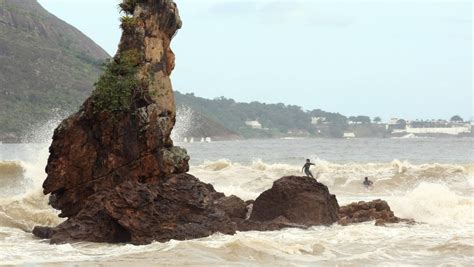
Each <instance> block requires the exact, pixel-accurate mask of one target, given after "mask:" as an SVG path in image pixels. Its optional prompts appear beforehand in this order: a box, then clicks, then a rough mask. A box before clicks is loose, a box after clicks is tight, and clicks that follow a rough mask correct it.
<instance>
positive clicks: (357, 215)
mask: <svg viewBox="0 0 474 267" xmlns="http://www.w3.org/2000/svg"><path fill="white" fill-rule="evenodd" d="M339 217H340V218H341V219H340V220H339V222H338V223H339V224H340V225H344V226H345V225H349V224H353V223H361V222H368V221H375V225H377V226H383V225H385V224H387V223H399V222H411V221H410V220H405V219H400V218H398V217H397V216H395V214H394V213H393V211H392V210H391V209H390V206H389V205H388V204H387V202H386V201H384V200H380V199H377V200H373V201H370V202H365V201H360V202H354V203H351V204H349V205H346V206H342V207H341V208H340V209H339Z"/></svg>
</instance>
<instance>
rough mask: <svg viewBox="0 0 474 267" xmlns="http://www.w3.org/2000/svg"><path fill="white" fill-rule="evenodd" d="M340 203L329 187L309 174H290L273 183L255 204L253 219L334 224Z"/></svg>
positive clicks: (306, 223) (302, 224)
mask: <svg viewBox="0 0 474 267" xmlns="http://www.w3.org/2000/svg"><path fill="white" fill-rule="evenodd" d="M338 212H339V205H338V203H337V199H336V196H334V195H331V194H330V193H329V190H328V188H327V187H326V186H325V185H323V184H321V183H318V182H317V181H316V180H315V179H313V178H309V177H297V176H288V177H283V178H281V179H279V180H277V181H275V182H274V183H273V187H272V188H271V189H269V190H267V191H265V192H263V193H262V194H261V195H260V196H259V197H258V198H257V199H256V200H255V203H253V211H252V214H251V216H250V220H251V221H256V222H271V221H277V222H278V223H279V224H282V223H284V224H294V225H299V226H313V225H331V224H333V223H334V222H337V221H338V219H339V217H338Z"/></svg>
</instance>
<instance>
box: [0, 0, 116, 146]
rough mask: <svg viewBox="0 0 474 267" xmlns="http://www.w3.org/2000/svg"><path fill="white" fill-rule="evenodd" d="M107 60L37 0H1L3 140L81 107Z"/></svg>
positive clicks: (0, 114)
mask: <svg viewBox="0 0 474 267" xmlns="http://www.w3.org/2000/svg"><path fill="white" fill-rule="evenodd" d="M84 19H87V18H86V17H84ZM108 57H109V55H108V54H107V53H106V52H105V51H104V50H103V49H102V48H100V47H99V46H98V45H97V44H95V43H94V42H93V41H92V40H91V39H89V38H88V37H87V36H85V35H84V34H82V33H81V32H80V31H78V30H77V29H75V28H74V27H72V26H70V25H69V24H67V23H65V22H64V21H62V20H60V19H58V18H56V17H55V16H54V15H52V14H50V13H49V12H48V11H46V10H45V9H44V8H43V7H41V5H40V4H39V3H38V2H37V1H36V0H0V138H2V137H3V138H4V139H15V138H16V137H17V136H18V135H21V134H24V133H25V131H27V130H30V129H31V127H32V126H34V125H37V124H41V123H44V122H45V121H46V120H48V119H49V118H50V116H51V113H52V110H53V109H58V108H59V109H62V110H67V111H71V110H75V109H77V107H78V106H79V105H80V104H81V103H82V101H84V99H85V98H86V97H87V95H88V94H90V92H91V90H92V86H93V83H94V82H95V81H96V80H97V77H98V74H99V72H100V69H101V64H102V63H103V62H104V61H105V59H106V58H108Z"/></svg>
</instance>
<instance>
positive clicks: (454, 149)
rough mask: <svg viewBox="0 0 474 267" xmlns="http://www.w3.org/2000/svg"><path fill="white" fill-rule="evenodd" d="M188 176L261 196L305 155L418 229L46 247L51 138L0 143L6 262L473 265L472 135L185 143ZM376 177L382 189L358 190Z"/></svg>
mask: <svg viewBox="0 0 474 267" xmlns="http://www.w3.org/2000/svg"><path fill="white" fill-rule="evenodd" d="M178 145H181V146H184V147H186V148H187V149H188V151H189V154H190V155H191V158H192V160H191V171H190V172H191V173H192V174H194V175H195V176H197V177H199V178H200V179H201V180H203V181H205V182H209V183H212V184H213V185H214V187H215V188H216V189H217V190H218V191H221V192H224V193H226V194H228V195H230V194H234V195H237V196H239V197H241V198H243V199H245V200H247V199H254V198H256V197H257V196H258V195H259V194H260V193H261V192H263V191H264V190H266V189H268V188H270V187H271V186H272V183H273V181H275V180H276V179H278V178H280V177H282V176H285V175H295V174H301V167H302V166H303V164H304V160H305V159H306V158H310V159H312V161H313V162H314V163H316V166H315V167H314V168H313V169H312V171H313V173H314V174H315V176H317V177H318V180H319V181H321V182H323V183H324V184H326V185H327V186H328V187H329V189H330V191H331V192H332V193H334V194H336V195H337V198H338V201H339V203H340V204H341V205H344V204H348V203H350V202H353V201H359V200H372V199H377V198H382V199H385V200H387V201H388V203H389V205H390V206H391V207H392V209H393V210H394V212H395V214H396V215H397V216H399V217H403V218H411V219H415V220H416V221H417V223H416V224H415V225H407V224H394V225H389V226H387V227H376V226H374V225H373V222H368V223H362V224H358V225H351V226H347V227H342V226H339V225H334V226H331V227H324V226H321V227H312V228H310V229H308V230H301V229H287V230H282V231H277V232H244V233H237V234H236V235H234V236H226V235H222V234H215V235H213V236H210V237H207V238H203V239H198V240H189V241H170V242H167V243H153V244H151V245H147V246H133V245H126V244H121V245H120V244H119V245H109V244H95V243H86V242H81V243H77V244H65V245H49V243H48V242H47V241H45V240H39V239H37V238H35V237H33V236H32V234H31V233H30V232H31V230H32V228H33V227H34V226H35V225H49V226H54V225H57V224H58V223H60V222H61V219H59V218H58V217H57V212H56V211H55V210H54V209H52V208H50V207H49V206H48V205H47V198H46V197H45V196H43V194H42V192H41V183H42V182H43V180H44V178H45V174H44V167H45V166H46V161H47V157H48V145H47V144H13V145H11V144H2V145H0V264H1V265H23V266H63V265H68V266H89V265H96V266H116V265H118V266H158V265H165V266H209V265H211V266H262V265H263V266H270V265H271V266H321V265H322V266H335V265H339V266H420V265H422V266H472V265H473V262H474V139H473V138H447V139H435V138H417V139H354V140H333V139H272V140H244V141H226V142H213V143H192V144H187V143H183V144H178ZM365 176H369V177H370V178H371V179H372V180H373V181H374V182H375V187H374V189H373V190H371V191H367V190H366V189H364V188H363V187H362V186H361V182H362V179H363V177H365Z"/></svg>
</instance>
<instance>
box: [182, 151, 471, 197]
mask: <svg viewBox="0 0 474 267" xmlns="http://www.w3.org/2000/svg"><path fill="white" fill-rule="evenodd" d="M312 171H313V173H314V175H315V177H316V178H317V179H318V180H319V181H320V182H322V183H324V184H326V185H328V187H329V188H330V190H331V191H333V192H335V193H337V194H343V195H361V194H363V195H367V190H366V189H365V188H364V187H363V186H361V182H362V180H363V178H364V177H366V176H367V177H369V178H370V179H371V180H373V181H374V183H375V187H374V188H373V189H372V191H371V192H370V193H371V194H375V193H382V194H385V195H387V194H388V195H391V194H393V193H404V192H407V191H408V190H410V189H413V188H415V187H417V186H418V185H419V184H420V183H422V182H431V183H437V184H441V185H447V186H448V187H449V188H450V189H451V190H454V192H458V193H461V194H472V193H473V192H474V190H473V189H474V183H473V181H474V179H473V177H474V165H473V164H468V165H453V164H437V163H435V164H421V165H414V164H410V163H409V162H406V161H399V160H394V161H392V162H390V163H367V164H360V163H349V164H336V163H330V162H327V161H323V160H317V161H316V166H315V167H314V168H313V169H312ZM191 172H192V173H193V174H195V175H196V176H197V177H199V178H200V179H202V180H204V181H206V182H210V183H212V184H214V186H215V187H216V188H217V189H218V190H221V191H224V192H226V193H231V194H235V195H238V196H240V197H242V198H245V199H252V198H255V197H256V196H258V194H260V193H261V192H262V191H264V190H266V189H268V188H270V187H271V186H272V183H273V181H275V180H276V179H278V178H280V177H282V176H287V175H301V174H302V173H301V166H295V165H290V164H267V163H265V162H263V161H261V160H254V161H253V163H251V164H248V165H245V164H240V163H233V162H231V161H229V160H226V159H221V160H218V161H212V162H204V163H203V164H201V165H198V166H195V167H193V168H191Z"/></svg>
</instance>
